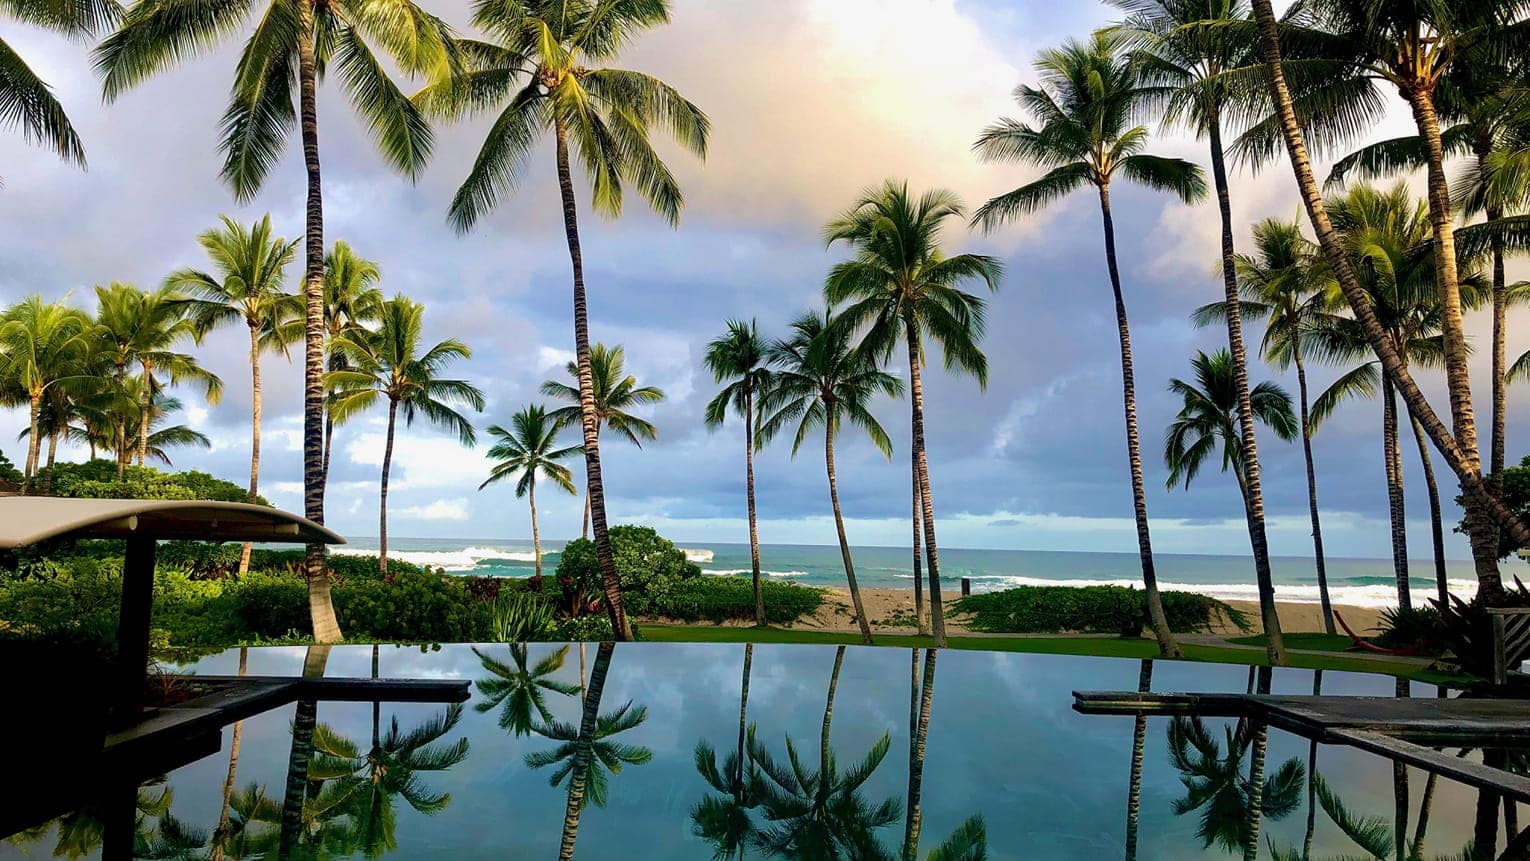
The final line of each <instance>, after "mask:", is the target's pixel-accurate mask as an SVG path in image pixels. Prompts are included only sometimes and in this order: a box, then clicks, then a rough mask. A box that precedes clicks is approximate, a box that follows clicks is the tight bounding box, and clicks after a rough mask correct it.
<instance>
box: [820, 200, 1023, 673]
mask: <svg viewBox="0 0 1530 861" xmlns="http://www.w3.org/2000/svg"><path fill="white" fill-rule="evenodd" d="M965 214H966V213H965V210H964V208H963V207H962V203H961V200H960V199H959V198H957V196H956V195H955V194H953V193H951V192H950V191H947V190H945V189H932V190H930V191H927V192H925V193H924V194H922V195H920V196H918V197H915V196H913V195H911V194H910V193H909V190H908V183H906V182H895V181H893V180H887V181H886V182H884V183H883V184H882V185H880V186H876V187H873V188H868V189H866V190H865V191H864V192H862V193H861V196H860V199H859V200H857V201H856V203H855V205H854V206H852V207H851V208H850V209H849V210H847V211H846V212H845V213H844V214H842V215H840V216H839V217H838V218H836V219H834V220H833V221H831V222H829V224H828V225H827V226H826V227H825V228H824V236H825V238H826V239H827V240H828V243H829V244H830V245H833V244H835V243H837V242H843V243H845V244H846V245H848V246H850V249H851V252H852V255H853V256H852V258H851V259H850V260H847V261H845V262H843V263H840V264H837V265H836V266H835V267H834V268H833V269H831V270H830V271H829V276H828V278H827V279H826V280H825V282H824V288H823V289H824V297H825V298H826V299H827V300H828V302H829V305H830V306H831V307H835V306H838V307H839V310H838V312H837V319H838V324H839V325H841V326H845V327H847V328H851V329H857V328H863V329H864V330H865V334H864V335H863V336H862V340H861V346H860V347H859V349H860V350H862V351H864V352H865V353H867V354H868V355H871V356H874V357H876V358H877V359H878V360H880V361H884V362H885V361H887V360H888V359H890V358H891V357H892V354H893V351H894V350H895V349H896V348H897V346H898V342H899V340H900V339H901V340H902V341H903V342H904V344H905V345H906V346H907V348H908V365H909V386H908V388H909V396H910V397H909V400H910V405H911V411H912V431H911V437H912V439H911V445H910V447H909V450H910V453H911V454H910V459H911V464H912V470H911V471H912V474H913V478H914V483H915V484H917V486H918V488H919V493H918V494H916V495H917V496H918V498H919V499H918V501H919V507H920V518H921V520H922V525H923V532H924V536H923V537H924V555H925V561H926V563H927V565H926V567H927V569H928V572H929V578H930V627H931V633H932V634H933V636H934V645H935V647H936V648H942V647H944V646H945V644H946V622H945V613H944V609H943V605H942V601H941V594H940V555H939V549H938V547H937V544H936V541H935V497H934V490H933V488H932V487H931V483H930V468H929V458H928V456H927V454H926V451H925V442H924V375H923V370H922V366H923V364H924V339H925V336H926V335H929V336H930V337H931V338H933V339H934V340H935V342H936V343H937V344H939V345H940V347H941V352H942V354H943V356H944V359H945V367H946V370H948V371H961V372H964V373H968V374H971V375H972V376H974V377H976V378H977V381H978V385H979V386H986V385H987V382H988V359H987V357H986V356H984V355H983V351H982V349H981V348H979V346H978V342H979V341H981V340H982V337H983V330H984V325H985V309H986V305H985V303H984V301H983V298H982V297H981V296H977V295H974V294H972V293H967V292H965V291H963V290H962V289H961V285H962V284H964V283H966V282H969V281H974V280H976V281H982V282H983V283H984V284H985V285H987V287H988V289H989V290H990V291H996V290H998V288H999V282H1000V280H1001V279H1002V278H1003V275H1004V265H1003V264H1002V263H1001V262H1000V261H999V260H997V259H996V258H993V257H988V256H985V255H981V254H954V255H950V256H947V255H946V254H945V252H944V250H943V249H942V248H941V247H940V239H941V230H942V228H943V227H944V225H945V223H946V221H947V220H948V219H951V218H957V219H960V218H962V217H963V216H964V215H965ZM915 559H916V560H917V559H918V547H917V545H916V546H915ZM915 571H916V572H917V571H918V563H917V561H916V563H915ZM916 576H917V573H916Z"/></svg>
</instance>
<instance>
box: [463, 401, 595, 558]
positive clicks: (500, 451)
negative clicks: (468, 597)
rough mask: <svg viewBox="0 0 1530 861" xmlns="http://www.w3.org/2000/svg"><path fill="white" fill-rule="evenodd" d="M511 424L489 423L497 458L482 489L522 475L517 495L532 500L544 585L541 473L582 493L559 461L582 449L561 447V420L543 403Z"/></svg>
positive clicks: (526, 410) (535, 552) (533, 530)
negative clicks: (539, 519)
mask: <svg viewBox="0 0 1530 861" xmlns="http://www.w3.org/2000/svg"><path fill="white" fill-rule="evenodd" d="M510 426H511V427H512V428H513V430H505V429H504V428H502V427H500V426H499V425H490V426H489V436H491V437H493V438H494V439H495V443H494V445H493V447H491V448H490V449H489V459H490V460H492V461H494V466H493V468H492V469H490V470H489V477H488V478H486V479H484V482H483V484H480V485H478V489H479V490H483V489H484V488H485V487H488V486H489V485H491V484H494V483H495V482H498V481H503V480H505V479H507V478H515V477H516V476H520V481H518V482H516V484H515V495H516V497H517V498H520V497H523V496H524V497H527V498H528V499H529V501H530V503H531V547H532V555H533V558H534V559H535V560H536V572H537V573H536V575H535V576H534V577H533V578H532V582H533V583H534V584H535V588H541V584H542V534H541V532H539V531H538V530H537V473H541V474H542V475H545V476H547V478H548V479H549V480H550V481H552V483H553V484H555V485H557V486H558V487H561V488H563V489H564V490H566V491H568V493H569V495H570V496H578V495H579V491H578V490H577V489H576V488H575V487H574V475H573V473H571V472H569V469H568V467H566V466H564V465H563V464H561V463H559V462H558V461H560V460H566V459H568V458H570V457H573V456H574V455H576V454H578V453H579V450H580V449H579V446H577V445H571V446H567V447H566V448H558V430H559V427H558V423H557V422H556V421H554V420H553V419H552V418H551V417H550V416H548V414H547V410H546V409H545V408H543V406H542V405H541V404H528V405H526V406H525V407H522V408H521V410H520V412H518V413H516V414H515V415H514V416H512V417H511V418H510Z"/></svg>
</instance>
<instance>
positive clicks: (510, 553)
mask: <svg viewBox="0 0 1530 861" xmlns="http://www.w3.org/2000/svg"><path fill="white" fill-rule="evenodd" d="M330 552H331V553H338V554H341V555H345V556H372V555H375V554H376V553H377V551H376V550H370V549H367V548H362V547H336V548H334V549H332V550H331V551H330ZM557 552H558V551H556V550H552V551H543V553H542V561H543V562H546V561H547V558H548V557H549V556H556V555H557ZM388 558H390V559H397V560H399V561H401V562H410V563H413V564H415V565H427V566H429V567H431V568H443V569H445V570H447V571H472V570H473V569H475V568H477V567H478V564H479V563H480V562H484V561H488V560H493V559H501V560H504V561H506V562H535V561H536V554H535V553H534V552H533V551H530V550H511V549H509V548H505V547H464V548H462V549H461V550H403V551H397V550H390V551H389V552H388Z"/></svg>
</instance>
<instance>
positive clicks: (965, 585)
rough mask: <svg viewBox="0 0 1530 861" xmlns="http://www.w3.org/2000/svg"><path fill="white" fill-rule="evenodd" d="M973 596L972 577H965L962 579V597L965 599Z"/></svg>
mask: <svg viewBox="0 0 1530 861" xmlns="http://www.w3.org/2000/svg"><path fill="white" fill-rule="evenodd" d="M971 594H972V578H970V577H963V578H962V597H963V598H965V597H967V596H968V595H971Z"/></svg>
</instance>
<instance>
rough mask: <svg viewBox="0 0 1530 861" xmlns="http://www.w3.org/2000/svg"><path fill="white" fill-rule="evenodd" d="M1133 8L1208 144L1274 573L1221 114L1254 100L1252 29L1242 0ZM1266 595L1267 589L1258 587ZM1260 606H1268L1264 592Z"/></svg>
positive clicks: (1127, 30) (1137, 31)
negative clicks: (1245, 81) (1249, 85)
mask: <svg viewBox="0 0 1530 861" xmlns="http://www.w3.org/2000/svg"><path fill="white" fill-rule="evenodd" d="M1112 2H1113V3H1114V5H1116V6H1118V7H1120V8H1122V9H1124V10H1126V11H1127V12H1128V13H1129V15H1128V17H1127V19H1126V21H1125V22H1123V23H1122V24H1121V25H1120V27H1118V28H1117V30H1116V31H1117V32H1118V33H1120V34H1121V35H1122V36H1123V37H1125V38H1126V39H1128V40H1129V41H1130V42H1133V43H1136V44H1138V45H1140V49H1139V50H1138V51H1136V52H1135V53H1134V55H1133V59H1134V61H1135V62H1136V64H1137V66H1138V74H1139V75H1140V81H1141V85H1142V86H1144V87H1146V88H1154V87H1156V88H1160V89H1161V90H1162V91H1164V92H1163V98H1165V99H1166V101H1167V114H1166V117H1165V119H1166V120H1168V124H1170V125H1182V126H1186V127H1188V128H1189V129H1190V130H1192V131H1194V132H1195V133H1196V135H1197V136H1198V137H1204V138H1205V139H1206V141H1207V143H1208V145H1209V147H1210V151H1211V176H1212V181H1213V185H1214V186H1215V189H1216V195H1217V210H1218V213H1219V214H1220V216H1221V223H1222V235H1221V240H1222V245H1221V252H1222V259H1221V262H1222V290H1223V298H1222V302H1223V305H1224V307H1225V313H1224V314H1223V320H1224V321H1225V323H1226V325H1227V345H1228V349H1229V351H1230V353H1231V357H1232V370H1233V382H1234V386H1235V395H1236V400H1237V413H1236V414H1237V417H1238V422H1239V427H1238V431H1239V434H1240V436H1241V438H1242V443H1241V451H1242V454H1243V458H1244V461H1243V463H1244V466H1243V471H1242V472H1241V473H1240V478H1241V479H1242V481H1243V482H1244V484H1245V485H1246V489H1245V492H1244V494H1243V497H1244V514H1245V519H1246V520H1247V522H1248V533H1249V546H1250V548H1251V549H1252V551H1253V554H1254V569H1255V576H1256V579H1257V580H1258V581H1259V582H1260V583H1263V582H1265V581H1266V580H1269V579H1270V577H1271V574H1270V549H1269V541H1268V539H1267V537H1266V534H1265V522H1264V490H1263V485H1262V479H1261V472H1260V468H1259V451H1258V446H1257V441H1256V439H1255V433H1254V418H1255V415H1256V410H1255V408H1254V406H1253V404H1252V403H1251V394H1250V391H1249V382H1248V354H1247V350H1246V349H1245V347H1244V341H1243V313H1242V309H1241V307H1240V304H1239V295H1238V277H1237V251H1236V249H1235V247H1234V245H1233V222H1232V199H1231V194H1230V191H1229V188H1228V182H1227V158H1226V151H1225V149H1224V147H1223V143H1222V125H1223V117H1224V115H1225V114H1226V113H1228V112H1229V111H1230V110H1238V109H1240V108H1241V107H1242V106H1243V105H1245V104H1247V103H1248V102H1249V101H1251V99H1250V96H1249V94H1248V93H1247V92H1244V91H1243V90H1244V89H1245V88H1244V87H1239V86H1237V85H1235V84H1234V83H1232V82H1236V81H1239V80H1240V79H1242V78H1246V77H1247V75H1246V74H1243V75H1240V74H1239V73H1240V72H1242V73H1246V72H1247V71H1248V70H1249V69H1250V68H1253V67H1255V66H1256V64H1257V62H1258V50H1257V48H1256V46H1255V44H1254V33H1253V31H1252V29H1251V28H1250V27H1248V26H1247V19H1248V6H1247V4H1246V3H1245V2H1243V0H1149V2H1147V3H1138V2H1134V0H1112ZM1261 595H1262V592H1261ZM1260 609H1261V613H1263V611H1264V605H1263V601H1262V600H1261V607H1260Z"/></svg>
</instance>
